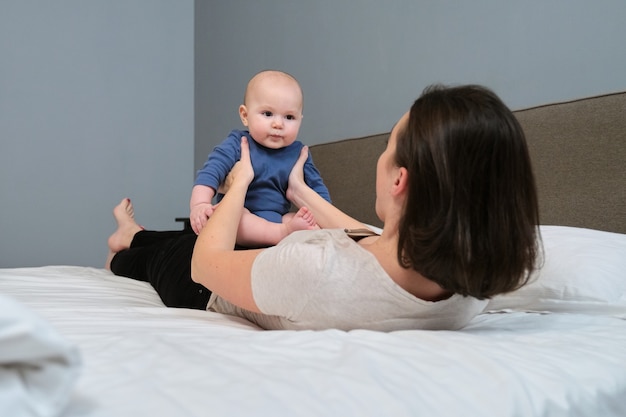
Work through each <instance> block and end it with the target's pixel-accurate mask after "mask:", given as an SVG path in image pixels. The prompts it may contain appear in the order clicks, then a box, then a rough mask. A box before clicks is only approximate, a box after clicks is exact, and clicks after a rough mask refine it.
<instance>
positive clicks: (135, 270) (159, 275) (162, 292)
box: [111, 229, 211, 310]
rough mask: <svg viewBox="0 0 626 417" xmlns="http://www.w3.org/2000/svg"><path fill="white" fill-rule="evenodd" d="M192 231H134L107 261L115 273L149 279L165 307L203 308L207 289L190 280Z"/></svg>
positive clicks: (193, 235) (143, 279) (207, 299)
mask: <svg viewBox="0 0 626 417" xmlns="http://www.w3.org/2000/svg"><path fill="white" fill-rule="evenodd" d="M196 237H197V236H196V234H195V233H194V232H193V230H191V229H189V230H180V231H171V232H154V231H148V230H142V231H140V232H138V233H137V234H135V237H134V238H133V241H132V242H131V244H130V248H129V249H126V250H123V251H121V252H118V253H117V254H116V255H115V256H114V257H113V259H112V261H111V271H112V272H113V273H114V274H115V275H120V276H123V277H128V278H133V279H136V280H140V281H146V282H149V283H150V284H151V285H152V286H153V287H154V289H155V290H156V292H157V293H158V294H159V297H161V300H163V303H164V304H165V305H166V306H168V307H182V308H195V309H200V310H204V309H205V308H206V305H207V303H208V301H209V297H210V296H211V291H209V290H208V289H206V288H205V287H204V286H202V285H200V284H197V283H195V282H193V280H192V279H191V255H192V253H193V247H194V244H195V243H196Z"/></svg>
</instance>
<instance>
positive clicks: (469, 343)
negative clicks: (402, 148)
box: [0, 93, 626, 417]
mask: <svg viewBox="0 0 626 417" xmlns="http://www.w3.org/2000/svg"><path fill="white" fill-rule="evenodd" d="M625 103H626V94H625V93H620V94H612V95H607V96H602V97H592V98H586V99H583V100H577V101H575V102H570V103H558V104H553V105H550V106H542V107H539V108H534V109H526V110H521V111H518V112H516V115H517V116H518V118H519V119H520V121H521V122H522V124H523V126H524V128H525V130H526V131H527V134H528V137H529V143H530V145H531V151H532V152H533V162H534V163H535V169H536V171H537V178H538V183H539V188H540V190H539V191H540V204H541V216H542V220H543V219H545V222H544V221H542V225H541V226H540V231H541V234H542V237H543V243H544V255H543V256H544V266H543V268H542V269H541V270H540V271H538V272H537V273H536V274H535V275H534V276H533V279H532V282H531V283H530V284H528V285H527V286H525V287H523V288H522V289H520V290H518V291H516V292H513V293H510V294H505V295H501V296H498V297H495V298H493V299H492V300H491V301H490V303H489V305H488V306H487V308H486V310H485V311H484V312H483V313H482V314H480V315H479V316H478V317H476V318H475V319H474V320H473V321H472V322H471V323H470V324H469V325H468V326H467V327H465V328H464V329H462V330H459V331H420V330H412V331H398V332H391V333H381V332H373V331H365V330H355V331H350V332H344V331H339V330H333V329H329V330H324V331H300V332H294V331H263V330H261V329H259V328H257V327H255V326H254V325H252V324H251V323H249V322H247V321H245V320H243V319H238V318H234V317H230V316H225V315H221V314H218V313H213V312H204V311H194V310H187V309H172V308H166V307H164V305H163V304H162V302H161V301H160V299H159V297H158V296H157V295H156V293H155V292H154V291H153V290H152V288H151V287H150V286H149V285H148V284H146V283H143V282H137V281H133V280H129V279H126V278H122V277H117V276H114V275H112V274H111V273H110V272H108V271H106V270H104V269H99V268H87V267H78V266H71V265H50V266H44V267H37V268H13V269H7V268H4V269H0V305H1V306H2V309H1V312H0V365H2V366H1V367H0V415H2V416H5V415H6V416H11V417H19V416H62V417H78V416H80V417H90V416H93V417H95V416H103V417H104V416H107V417H111V416H114V417H126V416H133V417H135V416H138V415H149V416H168V417H170V416H171V417H176V416H185V417H191V416H206V415H222V416H348V417H351V416H359V417H361V416H480V417H488V416H494V417H496V416H497V417H507V416H524V417H526V416H603V417H611V416H624V415H626V234H625V233H626V230H625V228H626V218H625V217H626V210H625V204H626V196H625V193H626V191H625V190H626V178H625V177H624V166H625V164H624V162H626V156H625V155H626V140H625V137H624V135H625V133H624V132H626V127H625V126H624V124H625V123H626V122H625V121H624V120H623V119H624V118H623V115H624V114H626V109H625ZM594 109H595V110H594ZM583 116H584V117H586V119H585V120H583V121H581V120H580V119H581V118H582V117H583ZM609 119H614V120H609ZM609 122H610V126H609ZM607 126H608V127H607ZM580 129H583V131H582V132H580ZM542 132H543V133H542ZM594 132H595V133H594ZM594 134H595V136H594V137H593V138H592V139H593V141H592V142H590V141H589V140H590V139H589V137H590V135H594ZM384 139H385V135H384V134H383V135H375V136H372V137H368V138H358V139H352V140H346V141H339V142H336V143H330V144H324V145H318V146H315V147H312V153H313V157H314V159H315V162H316V164H317V165H318V167H319V168H320V170H321V171H322V175H323V176H324V178H325V180H326V181H327V183H328V186H329V189H330V191H331V195H333V198H334V199H335V202H336V204H338V205H339V206H340V207H341V206H342V205H343V207H342V208H344V210H346V211H348V212H351V214H353V215H357V216H358V215H360V216H361V217H360V218H363V219H364V220H365V221H368V222H370V223H372V224H373V225H374V226H376V219H375V218H372V217H368V216H370V215H371V213H370V212H368V211H367V210H369V207H373V205H371V206H370V205H369V202H368V201H367V200H366V197H363V196H365V195H367V193H363V192H361V193H360V194H358V195H353V196H351V193H353V192H354V190H363V189H364V188H363V187H368V185H370V184H371V183H370V182H369V181H371V178H372V172H371V171H369V168H368V167H369V166H370V165H368V163H366V162H364V161H367V160H368V158H369V159H373V160H375V157H376V156H375V155H376V154H377V153H378V151H379V147H380V145H381V143H383V141H384ZM558 141H566V142H567V143H568V146H564V147H558V146H556V147H555V142H558ZM599 143H600V144H601V145H598V144H599ZM555 149H556V150H558V152H556V151H555ZM347 154H350V155H352V157H353V158H352V159H349V160H348V162H345V163H344V165H339V167H341V169H340V170H337V168H336V167H337V163H338V161H337V158H341V157H345V156H346V155H347ZM355 154H357V155H359V157H360V159H358V160H357V161H356V162H355V159H354V156H355ZM577 158H578V159H577ZM580 158H588V159H592V160H593V170H592V171H593V172H591V171H590V172H587V173H585V172H583V173H581V172H580V171H581V170H582V169H581V167H588V166H589V165H580V164H581V161H580V160H579V159H580ZM350 160H351V161H352V162H349V161H350ZM598 160H599V161H600V162H598ZM339 163H341V162H339ZM347 163H351V164H352V165H349V166H354V167H355V168H354V169H353V170H351V169H346V165H345V164H347ZM587 163H590V162H587ZM372 168H373V166H372ZM333 170H335V171H337V172H335V171H333ZM339 171H341V174H342V175H339ZM583 171H584V170H583ZM346 173H347V174H346ZM351 173H352V174H353V176H352V177H351V176H350V175H352V174H351ZM581 178H583V179H584V180H581ZM359 182H360V183H359ZM573 182H574V183H576V182H578V187H576V186H575V185H576V184H572V183H573ZM587 186H588V189H589V190H591V191H588V190H587V188H586V187H587ZM355 187H356V188H355ZM581 190H582V191H581ZM335 196H339V198H337V197H335ZM573 202H575V203H573ZM600 214H601V215H600Z"/></svg>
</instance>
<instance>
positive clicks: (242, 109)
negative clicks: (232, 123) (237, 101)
mask: <svg viewBox="0 0 626 417" xmlns="http://www.w3.org/2000/svg"><path fill="white" fill-rule="evenodd" d="M239 118H240V119H241V123H243V125H244V126H248V109H247V108H246V105H245V104H242V105H241V106H239Z"/></svg>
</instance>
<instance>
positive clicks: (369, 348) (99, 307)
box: [0, 266, 626, 417]
mask: <svg viewBox="0 0 626 417" xmlns="http://www.w3.org/2000/svg"><path fill="white" fill-rule="evenodd" d="M0 293H2V294H5V295H8V296H12V297H14V298H16V299H18V300H19V301H21V302H22V303H23V304H25V305H26V306H28V307H30V308H31V309H32V310H34V311H35V312H37V313H38V314H39V315H40V316H42V317H44V318H45V319H46V320H48V321H49V322H50V323H51V324H52V325H53V326H54V327H55V328H56V329H57V330H58V331H59V333H61V334H62V335H63V336H64V337H65V338H66V339H67V340H69V341H71V342H72V343H74V344H75V345H76V346H77V347H78V349H79V351H80V353H81V357H82V360H83V369H82V373H81V376H80V379H79V380H78V383H77V385H76V388H75V391H74V393H73V396H72V398H71V401H70V405H69V407H68V408H67V409H66V410H65V411H64V413H63V414H62V415H63V416H64V417H78V416H81V417H90V416H102V417H104V416H106V417H125V416H128V417H131V416H132V417H136V416H150V417H158V416H168V417H176V416H181V417H182V416H185V417H193V416H209V415H211V416H213V415H220V416H341V417H352V416H354V417H357V416H358V417H363V416H394V417H395V416H429V417H433V416H467V417H469V416H480V417H489V416H494V417H506V416H523V417H527V416H602V417H611V416H624V415H626V320H623V319H620V318H616V317H608V316H606V317H605V316H602V315H584V314H566V313H558V314H539V313H525V312H513V313H495V314H483V315H480V316H479V317H477V318H476V319H475V320H474V321H473V322H472V323H471V324H470V325H469V326H468V327H467V328H465V329H463V330H461V331H455V332H449V331H401V332H394V333H378V332H371V331H352V332H342V331H337V330H327V331H318V332H313V331H301V332H289V331H262V330H259V329H258V328H256V327H255V326H253V325H251V324H250V323H248V322H246V321H244V320H240V319H236V318H232V317H227V316H223V315H220V314H217V313H211V312H203V311H192V310H186V309H168V308H165V307H164V306H163V305H162V303H161V302H160V300H159V298H158V296H157V295H156V294H155V293H154V291H153V290H152V288H151V287H150V286H149V285H148V284H145V283H142V282H136V281H132V280H129V279H125V278H120V277H116V276H113V275H112V274H110V273H109V272H107V271H104V270H100V269H93V268H82V267H68V266H56V267H55V266H49V267H43V268H20V269H0Z"/></svg>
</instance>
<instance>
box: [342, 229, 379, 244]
mask: <svg viewBox="0 0 626 417" xmlns="http://www.w3.org/2000/svg"><path fill="white" fill-rule="evenodd" d="M343 231H344V232H346V234H347V235H348V237H351V238H352V239H354V241H355V242H358V241H359V240H361V239H363V238H364V237H369V236H378V233H376V232H375V231H373V230H370V229H367V228H365V227H363V228H360V229H343Z"/></svg>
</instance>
